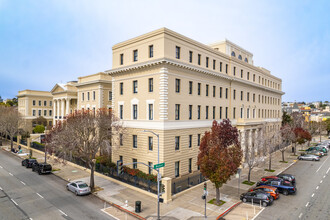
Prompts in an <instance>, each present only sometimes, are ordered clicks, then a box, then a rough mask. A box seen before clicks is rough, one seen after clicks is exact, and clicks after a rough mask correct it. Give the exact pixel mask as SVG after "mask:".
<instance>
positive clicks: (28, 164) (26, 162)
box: [22, 159, 38, 168]
mask: <svg viewBox="0 0 330 220" xmlns="http://www.w3.org/2000/svg"><path fill="white" fill-rule="evenodd" d="M34 163H38V161H37V160H36V159H25V160H23V161H22V166H25V167H26V168H30V167H32V165H33V164H34Z"/></svg>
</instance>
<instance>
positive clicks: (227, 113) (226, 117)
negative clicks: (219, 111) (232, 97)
mask: <svg viewBox="0 0 330 220" xmlns="http://www.w3.org/2000/svg"><path fill="white" fill-rule="evenodd" d="M225 116H226V119H228V107H226V115H225Z"/></svg>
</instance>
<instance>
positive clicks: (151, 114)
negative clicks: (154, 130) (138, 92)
mask: <svg viewBox="0 0 330 220" xmlns="http://www.w3.org/2000/svg"><path fill="white" fill-rule="evenodd" d="M148 108H149V111H148V112H149V120H154V105H153V104H149V106H148Z"/></svg>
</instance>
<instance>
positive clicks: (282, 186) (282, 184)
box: [257, 179, 297, 195]
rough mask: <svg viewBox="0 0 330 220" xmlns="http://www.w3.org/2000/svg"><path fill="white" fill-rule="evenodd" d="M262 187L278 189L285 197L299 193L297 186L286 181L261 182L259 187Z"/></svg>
mask: <svg viewBox="0 0 330 220" xmlns="http://www.w3.org/2000/svg"><path fill="white" fill-rule="evenodd" d="M262 185H266V186H273V187H276V188H277V189H278V191H279V192H280V193H283V195H288V194H289V193H290V194H294V193H296V191H297V188H296V187H295V186H293V185H292V184H291V183H289V182H287V181H284V180H283V179H276V180H275V179H270V180H267V181H260V182H258V183H257V186H262Z"/></svg>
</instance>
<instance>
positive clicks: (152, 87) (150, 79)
mask: <svg viewBox="0 0 330 220" xmlns="http://www.w3.org/2000/svg"><path fill="white" fill-rule="evenodd" d="M153 91H154V79H153V78H149V92H153Z"/></svg>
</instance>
